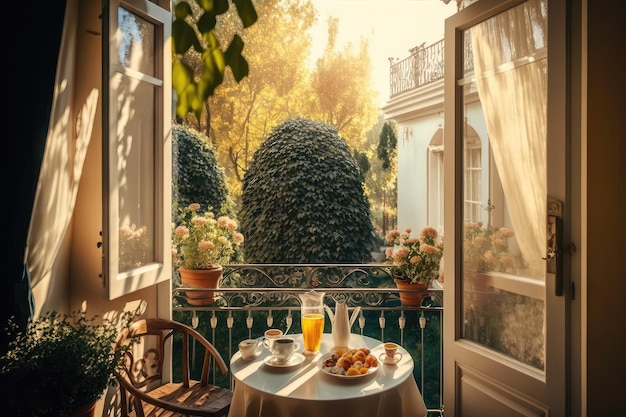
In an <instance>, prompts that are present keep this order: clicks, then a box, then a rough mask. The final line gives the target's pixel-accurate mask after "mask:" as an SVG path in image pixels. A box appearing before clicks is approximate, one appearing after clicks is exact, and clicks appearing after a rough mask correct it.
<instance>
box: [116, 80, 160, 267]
mask: <svg viewBox="0 0 626 417" xmlns="http://www.w3.org/2000/svg"><path fill="white" fill-rule="evenodd" d="M113 82H114V83H116V84H117V83H118V82H119V84H118V85H117V86H116V88H115V91H116V92H117V94H118V95H117V101H118V108H119V109H120V113H121V115H123V117H121V119H120V120H123V123H121V124H119V125H118V126H120V128H121V129H120V130H119V131H118V133H117V158H118V171H117V172H118V185H119V207H118V209H119V228H120V234H119V238H120V246H119V252H120V253H119V270H120V272H123V271H127V270H129V269H132V268H137V267H140V266H143V265H146V264H148V263H151V262H154V261H155V255H154V254H155V244H154V243H155V242H154V230H155V229H154V228H155V225H154V222H155V214H154V209H153V208H154V207H155V194H154V177H155V161H154V157H155V148H154V111H155V110H154V87H153V86H152V85H151V84H148V83H146V82H141V81H138V80H136V79H133V78H129V77H125V76H123V75H120V74H117V75H116V76H115V77H114V81H113ZM122 127H123V128H122Z"/></svg>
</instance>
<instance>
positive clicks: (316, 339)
mask: <svg viewBox="0 0 626 417" xmlns="http://www.w3.org/2000/svg"><path fill="white" fill-rule="evenodd" d="M323 333H324V315H323V314H317V313H310V314H305V315H303V316H302V337H303V339H304V352H303V353H304V354H305V355H313V354H316V353H317V352H319V350H320V346H321V345H322V334H323Z"/></svg>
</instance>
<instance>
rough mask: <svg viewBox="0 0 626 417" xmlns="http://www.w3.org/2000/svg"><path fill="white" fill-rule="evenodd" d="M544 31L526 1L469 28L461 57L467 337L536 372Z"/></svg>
mask: <svg viewBox="0 0 626 417" xmlns="http://www.w3.org/2000/svg"><path fill="white" fill-rule="evenodd" d="M546 26H547V11H546V3H545V1H541V0H531V1H528V2H526V3H523V4H521V5H519V6H517V7H515V8H513V9H510V10H507V11H506V12H504V13H502V14H500V15H498V16H495V17H494V18H491V19H489V20H487V21H485V22H482V23H480V24H478V25H476V26H474V27H472V28H471V29H469V30H467V31H466V32H465V38H466V42H465V44H466V45H470V47H471V49H472V52H471V54H467V53H466V54H465V56H466V57H471V59H472V60H473V62H472V65H469V64H467V65H465V66H464V67H465V68H473V70H474V73H473V75H472V74H467V73H466V74H465V79H464V82H463V91H464V113H465V114H464V120H465V121H466V123H467V126H465V129H464V134H465V138H464V164H465V166H464V167H463V172H464V176H465V177H464V193H465V194H464V201H465V206H464V210H465V212H464V218H465V221H466V223H465V240H464V243H463V256H464V257H463V274H464V275H463V278H464V280H463V291H464V299H463V300H464V305H463V311H464V322H465V327H464V334H463V336H464V337H465V338H466V339H470V340H472V341H474V342H477V343H480V344H482V345H484V346H486V347H488V348H491V349H494V350H496V351H498V352H501V353H503V354H505V355H508V356H510V357H511V358H513V359H516V360H519V361H521V362H523V363H525V364H528V365H531V366H534V367H536V368H538V369H543V366H544V345H545V342H544V341H545V335H544V322H545V317H544V312H545V306H544V300H545V294H544V292H543V291H544V288H545V287H544V276H545V271H544V269H545V263H544V261H543V260H542V256H544V254H545V239H546V233H545V231H546V210H547V195H546V194H547V193H546V189H547V188H546V166H547V164H546V141H547V135H546V104H547V59H546V45H545V40H547V39H546V36H547V32H546ZM470 128H471V129H470ZM472 131H473V132H474V133H475V134H476V136H477V137H476V138H473V137H471V136H472V134H470V132H472ZM476 140H478V141H479V144H478V146H477V142H476ZM538 288H539V290H538Z"/></svg>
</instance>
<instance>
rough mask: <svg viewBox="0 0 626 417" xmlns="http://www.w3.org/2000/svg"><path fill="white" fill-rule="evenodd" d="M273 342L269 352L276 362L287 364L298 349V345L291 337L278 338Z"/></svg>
mask: <svg viewBox="0 0 626 417" xmlns="http://www.w3.org/2000/svg"><path fill="white" fill-rule="evenodd" d="M273 342H274V343H273V344H272V348H271V349H270V352H272V356H273V357H274V360H275V361H276V362H287V361H288V360H289V359H291V355H293V352H295V351H296V350H298V349H300V344H299V343H298V342H296V341H295V340H294V339H292V338H291V337H279V338H276V339H274V340H273Z"/></svg>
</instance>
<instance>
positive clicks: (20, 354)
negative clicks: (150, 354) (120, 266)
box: [0, 304, 135, 417]
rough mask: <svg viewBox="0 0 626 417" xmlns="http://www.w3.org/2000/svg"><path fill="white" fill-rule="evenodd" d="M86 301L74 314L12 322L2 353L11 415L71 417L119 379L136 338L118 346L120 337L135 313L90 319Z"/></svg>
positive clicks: (0, 364)
mask: <svg viewBox="0 0 626 417" xmlns="http://www.w3.org/2000/svg"><path fill="white" fill-rule="evenodd" d="M84 306H85V304H83V309H82V310H81V311H75V312H73V313H72V314H71V315H65V314H60V313H57V312H54V311H53V312H49V313H47V314H44V315H41V316H40V317H39V318H37V319H34V320H30V321H29V322H28V323H27V325H26V328H24V329H21V328H19V327H18V326H17V324H16V323H15V322H14V321H13V320H10V321H9V323H8V327H7V328H6V332H7V334H8V335H9V337H10V340H11V342H10V343H9V346H8V351H7V352H6V353H4V354H3V355H2V356H1V357H0V378H1V379H2V381H3V382H5V383H4V384H3V385H2V386H3V392H4V394H5V400H4V401H3V405H2V407H3V410H4V411H5V412H8V415H21V416H38V417H41V416H59V417H60V416H63V417H67V416H69V415H71V414H72V413H73V412H75V411H76V410H78V409H81V408H82V407H84V406H87V405H89V404H92V403H95V401H97V400H98V399H99V398H100V397H101V396H102V395H103V394H104V391H105V389H106V388H107V386H108V385H109V384H111V383H113V382H114V381H115V379H114V371H115V370H116V368H117V366H118V364H119V363H120V359H121V358H122V356H123V354H124V352H126V351H127V350H128V349H130V348H131V347H132V345H133V344H134V343H135V341H134V340H131V343H130V344H126V345H124V346H117V340H118V336H119V334H120V332H124V331H126V330H127V329H128V328H129V326H130V323H131V322H132V320H133V318H134V317H135V313H134V312H124V313H121V314H119V315H117V316H116V317H113V316H107V318H102V319H101V318H99V317H98V316H94V317H91V318H89V317H87V316H86V314H85V307H84ZM22 384H23V385H22Z"/></svg>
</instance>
